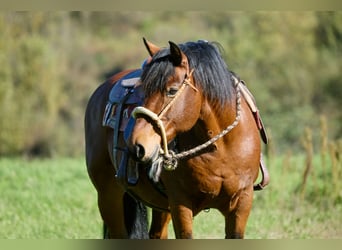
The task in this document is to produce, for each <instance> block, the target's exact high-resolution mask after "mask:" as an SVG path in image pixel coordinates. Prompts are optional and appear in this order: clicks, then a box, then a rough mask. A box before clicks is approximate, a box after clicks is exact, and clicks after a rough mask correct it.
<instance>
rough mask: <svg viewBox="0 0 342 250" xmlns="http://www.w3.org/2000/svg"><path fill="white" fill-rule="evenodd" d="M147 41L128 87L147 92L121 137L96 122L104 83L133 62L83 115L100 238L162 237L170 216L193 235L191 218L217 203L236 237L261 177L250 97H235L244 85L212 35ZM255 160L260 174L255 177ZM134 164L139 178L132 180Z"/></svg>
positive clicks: (179, 233)
mask: <svg viewBox="0 0 342 250" xmlns="http://www.w3.org/2000/svg"><path fill="white" fill-rule="evenodd" d="M144 43H145V46H146V48H147V50H148V52H149V54H150V58H149V60H148V62H147V63H145V64H144V66H143V69H142V72H141V77H140V80H139V81H138V83H137V84H136V85H135V86H134V89H136V90H137V91H138V89H139V90H140V91H142V92H143V93H144V99H143V103H141V105H140V106H138V107H136V108H135V109H134V110H133V112H132V117H131V119H130V122H131V124H132V126H130V128H129V129H128V130H129V131H128V132H127V131H125V133H126V132H127V133H126V135H125V133H124V132H121V131H120V132H119V131H115V129H111V128H108V127H104V126H103V124H102V121H103V117H104V115H105V109H106V103H107V100H108V95H109V93H110V91H111V90H112V89H113V86H115V85H116V83H117V82H118V80H119V79H121V78H122V77H124V76H125V75H127V74H129V72H132V70H129V71H123V72H120V73H118V74H116V75H115V76H113V77H111V78H110V79H108V80H107V81H106V82H105V83H103V84H102V85H101V86H99V87H98V88H97V89H96V90H95V92H94V93H93V95H92V96H91V97H90V99H89V102H88V105H87V109H86V113H85V142H86V164H87V170H88V174H89V177H90V179H91V181H92V183H93V185H94V186H95V188H96V190H97V194H98V207H99V210H100V214H101V217H102V219H103V221H104V237H109V238H167V237H168V235H167V231H168V230H167V229H168V224H169V222H170V220H171V216H172V222H173V226H174V231H175V235H176V238H192V237H193V234H192V218H193V217H194V216H195V215H196V214H198V213H199V212H200V211H202V210H204V209H208V208H216V209H218V210H219V211H220V212H221V213H222V214H223V215H224V217H225V221H226V227H225V237H226V238H243V237H244V230H245V226H246V223H247V218H248V216H249V213H250V210H251V207H252V201H253V190H260V189H262V188H263V187H264V186H266V185H267V183H268V173H267V170H266V168H265V167H264V165H263V164H262V159H261V146H260V137H259V135H258V131H259V130H260V122H261V120H260V119H259V118H258V116H253V114H255V112H254V111H255V110H254V111H253V108H251V105H250V103H251V101H248V100H247V99H251V98H252V96H251V95H248V94H247V95H246V94H245V95H243V97H245V98H242V97H241V93H242V94H244V93H245V92H246V88H245V87H243V86H242V82H241V81H239V80H238V79H237V77H236V76H234V74H233V73H232V72H231V71H229V70H228V67H227V65H226V64H225V62H224V60H223V59H222V57H221V55H220V53H219V50H218V47H217V46H216V45H215V44H214V43H209V42H206V41H199V42H188V43H185V44H180V45H176V44H175V43H173V42H170V47H169V48H164V49H161V48H159V47H158V46H156V45H154V44H152V43H150V42H148V41H146V40H145V39H144ZM247 92H248V91H247ZM252 99H253V98H252ZM254 109H255V107H254ZM251 110H252V111H253V112H251ZM256 117H257V118H256ZM255 121H257V122H255ZM261 127H262V126H261ZM126 130H127V129H126ZM262 131H263V130H262ZM116 133H117V138H116V139H114V140H113V137H114V138H115V134H116ZM262 135H263V136H262V137H263V138H264V137H265V135H264V134H262ZM116 140H117V143H115V141H116ZM114 144H115V145H114ZM116 149H120V150H121V153H118V154H116V153H113V152H116V151H117V150H116ZM116 158H117V159H116ZM116 161H117V162H123V163H124V164H120V167H118V164H116ZM259 165H260V169H261V172H262V174H263V175H262V177H263V179H262V181H261V183H259V184H258V185H254V182H255V180H256V178H257V176H258V171H259ZM122 166H123V167H122ZM122 172H124V173H123V174H122ZM131 172H133V176H138V177H137V178H136V180H135V181H134V182H133V184H132V183H129V181H127V176H128V175H130V176H131V175H132V174H129V173H131ZM122 176H124V177H122ZM146 205H147V206H149V207H151V208H152V221H151V226H150V229H148V223H147V211H146Z"/></svg>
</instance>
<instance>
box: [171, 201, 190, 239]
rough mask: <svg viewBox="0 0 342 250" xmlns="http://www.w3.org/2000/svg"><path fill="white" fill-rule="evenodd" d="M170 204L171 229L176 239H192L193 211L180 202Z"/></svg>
mask: <svg viewBox="0 0 342 250" xmlns="http://www.w3.org/2000/svg"><path fill="white" fill-rule="evenodd" d="M170 205H171V216H172V223H173V229H174V231H175V235H176V238H177V239H192V238H193V236H192V222H193V212H192V210H191V209H190V208H188V207H186V206H184V205H180V204H170Z"/></svg>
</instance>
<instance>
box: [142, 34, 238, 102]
mask: <svg viewBox="0 0 342 250" xmlns="http://www.w3.org/2000/svg"><path fill="white" fill-rule="evenodd" d="M178 46H179V47H180V49H181V50H182V51H183V53H184V54H185V55H186V56H187V58H188V61H189V66H190V69H194V73H193V77H194V81H195V85H196V86H197V87H199V88H201V89H202V91H203V95H204V96H205V97H206V98H207V99H208V100H209V101H210V102H214V103H215V102H217V103H219V104H220V105H224V104H226V103H227V102H229V101H230V100H232V96H233V93H234V91H233V85H232V79H231V75H232V72H230V70H229V69H228V66H227V64H226V63H225V61H224V60H223V58H222V56H221V49H222V47H221V46H220V45H219V44H218V43H216V42H207V41H202V40H201V41H197V42H187V43H184V44H179V45H178ZM173 74H174V66H173V64H172V62H171V60H170V49H169V48H165V49H162V50H160V51H159V52H157V53H156V54H155V55H154V56H153V58H152V61H151V62H150V63H148V64H146V65H145V66H144V68H143V72H142V75H141V80H142V82H143V85H144V91H145V96H146V97H148V96H151V95H152V94H153V93H155V92H156V91H159V92H163V91H165V85H166V83H167V81H168V79H169V77H170V76H172V75H173Z"/></svg>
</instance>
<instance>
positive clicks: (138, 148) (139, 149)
mask: <svg viewBox="0 0 342 250" xmlns="http://www.w3.org/2000/svg"><path fill="white" fill-rule="evenodd" d="M135 156H136V157H137V158H138V159H139V160H141V159H142V158H144V156H145V149H144V147H143V146H142V145H141V144H136V145H135Z"/></svg>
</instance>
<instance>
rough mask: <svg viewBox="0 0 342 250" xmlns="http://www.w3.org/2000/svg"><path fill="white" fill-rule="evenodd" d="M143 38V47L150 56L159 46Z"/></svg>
mask: <svg viewBox="0 0 342 250" xmlns="http://www.w3.org/2000/svg"><path fill="white" fill-rule="evenodd" d="M143 40H144V44H145V47H146V49H147V51H148V53H149V54H150V56H153V55H154V54H156V53H157V52H158V51H159V50H160V48H159V47H158V46H157V45H154V44H153V43H151V42H149V41H147V40H146V39H145V37H143Z"/></svg>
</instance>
